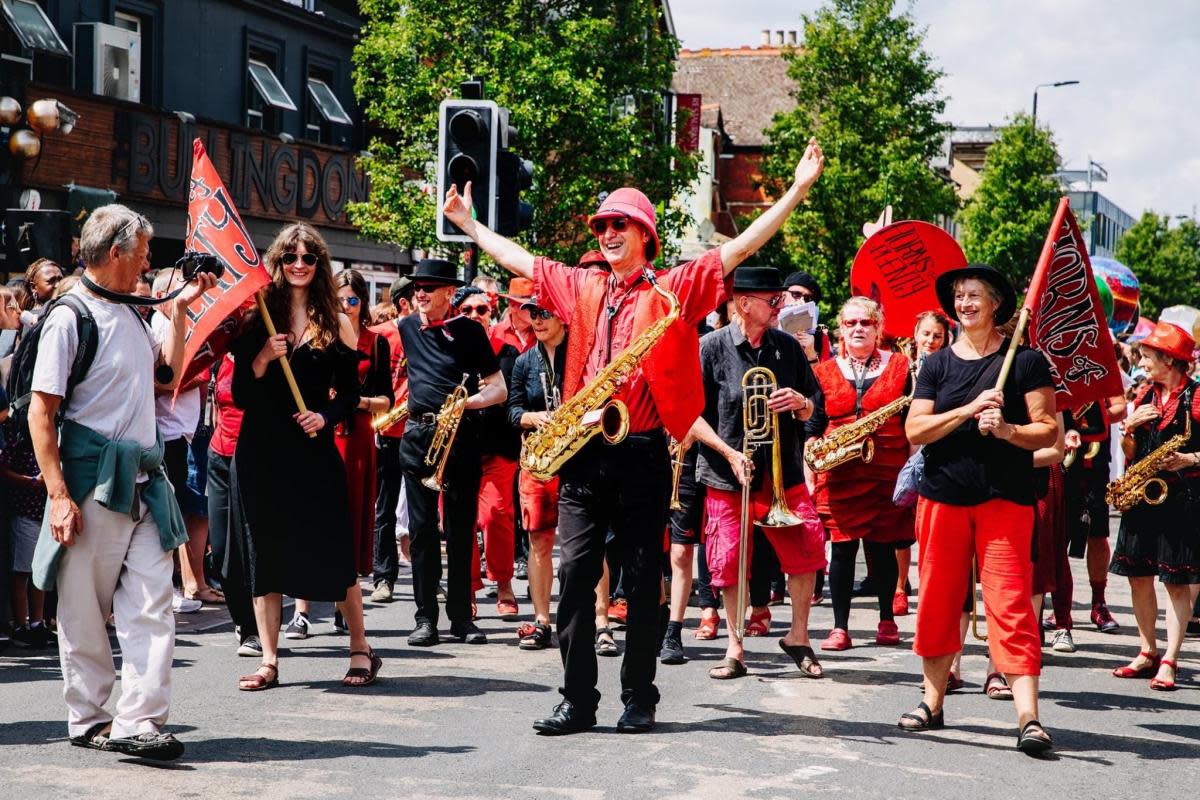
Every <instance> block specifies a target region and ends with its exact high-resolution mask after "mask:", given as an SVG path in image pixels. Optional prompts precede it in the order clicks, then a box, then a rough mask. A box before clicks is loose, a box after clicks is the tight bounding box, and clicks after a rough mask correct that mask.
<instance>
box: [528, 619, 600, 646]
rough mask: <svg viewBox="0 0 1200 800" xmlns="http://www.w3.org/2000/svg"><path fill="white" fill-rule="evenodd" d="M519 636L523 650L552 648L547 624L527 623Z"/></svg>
mask: <svg viewBox="0 0 1200 800" xmlns="http://www.w3.org/2000/svg"><path fill="white" fill-rule="evenodd" d="M517 636H518V637H519V639H520V641H519V642H518V643H517V646H518V647H520V648H521V649H522V650H545V649H546V648H547V647H549V646H550V626H549V625H548V624H547V623H545V622H526V623H524V624H522V625H521V626H520V627H519V628H517ZM614 644H616V643H615V642H614Z"/></svg>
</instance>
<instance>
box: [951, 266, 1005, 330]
mask: <svg viewBox="0 0 1200 800" xmlns="http://www.w3.org/2000/svg"><path fill="white" fill-rule="evenodd" d="M968 278H974V279H975V280H979V281H983V282H984V283H986V284H988V285H990V286H994V287H995V288H996V290H997V291H999V292H1000V297H1001V299H1000V305H999V307H998V308H997V309H996V316H995V318H994V319H993V320H992V321H993V322H994V323H995V324H996V325H1003V324H1004V323H1006V322H1008V321H1009V320H1010V319H1012V315H1013V314H1014V313H1015V312H1016V310H1017V292H1016V290H1015V289H1013V286H1012V283H1010V282H1009V280H1008V278H1006V277H1005V276H1004V273H1002V272H1000V270H998V269H996V268H995V267H989V266H988V265H987V264H968V265H967V266H965V267H962V268H961V269H952V270H950V271H949V272H943V273H942V274H941V275H939V276H938V278H937V284H936V285H937V296H938V302H939V303H941V304H942V310H943V311H945V312H946V314H947V316H949V317H950V319H952V320H954V321H955V322H957V321H958V314H957V313H955V311H954V284H955V283H957V282H958V281H961V280H966V279H968Z"/></svg>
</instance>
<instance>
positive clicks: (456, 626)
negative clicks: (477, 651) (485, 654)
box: [450, 622, 487, 644]
mask: <svg viewBox="0 0 1200 800" xmlns="http://www.w3.org/2000/svg"><path fill="white" fill-rule="evenodd" d="M450 635H451V636H453V637H454V638H455V639H458V640H459V641H460V642H466V643H467V644H487V637H486V636H484V635H483V631H481V630H479V628H478V627H477V626H476V625H475V623H474V622H454V623H451V624H450Z"/></svg>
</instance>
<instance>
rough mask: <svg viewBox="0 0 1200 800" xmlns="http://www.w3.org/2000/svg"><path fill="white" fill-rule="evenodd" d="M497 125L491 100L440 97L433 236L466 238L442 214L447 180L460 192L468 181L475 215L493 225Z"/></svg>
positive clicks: (445, 240)
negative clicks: (434, 231)
mask: <svg viewBox="0 0 1200 800" xmlns="http://www.w3.org/2000/svg"><path fill="white" fill-rule="evenodd" d="M499 127H500V125H499V111H498V109H497V107H496V104H495V103H494V102H492V101H491V100H443V101H442V104H441V106H440V107H439V110H438V170H437V192H438V201H437V209H438V211H437V237H438V239H440V240H441V241H443V242H466V241H470V239H469V237H467V236H466V235H464V234H463V232H462V231H461V230H459V228H458V226H457V225H455V224H454V223H452V222H450V221H449V220H448V219H446V218H445V217H444V216H443V214H442V204H443V203H444V201H445V199H446V191H447V190H448V189H449V188H450V184H451V183H453V184H454V185H455V186H456V187H458V191H459V192H460V193H461V192H462V191H463V187H464V186H465V185H466V183H467V181H470V182H471V197H472V204H473V205H474V213H475V218H476V219H477V220H478V221H479V222H482V223H483V224H484V225H487V226H488V227H489V228H494V227H495V226H496V162H497V159H496V152H497V146H498V143H499Z"/></svg>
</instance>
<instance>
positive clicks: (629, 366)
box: [521, 268, 680, 481]
mask: <svg viewBox="0 0 1200 800" xmlns="http://www.w3.org/2000/svg"><path fill="white" fill-rule="evenodd" d="M643 270H644V271H643V275H645V277H646V280H647V281H648V282H649V283H650V287H651V288H652V289H653V290H654V291H656V292H658V294H659V295H660V296H662V297H663V298H665V299H666V300H667V302H668V303H670V309H669V310H668V311H667V315H666V316H665V317H663V318H662V319H659V320H657V321H656V322H655V323H654V324H653V325H651V326H650V327H649V328H647V329H646V330H645V331H643V332H642V334H641V335H640V336H638V337H637V338H636V339H634V340H633V342H632V343H630V345H629V347H627V348H626V349H625V350H624V351H623V352H622V353H621V354H620V355H618V356H617V357H616V358H615V359H613V361H612V363H610V364H609V365H608V366H606V367H605V368H604V369H602V370H600V372H599V373H598V374H597V375H596V376H595V377H594V378H592V380H591V381H589V382H588V384H587V385H586V386H584V387H583V388H582V389H580V390H579V391H578V392H577V393H576V394H575V396H574V397H572V398H571V399H569V400H567V401H565V402H564V403H563V404H562V405H561V406H559V407H558V409H556V410H555V411H554V412H552V413H551V414H550V418H549V419H548V420H547V421H546V424H545V425H543V426H542V427H540V428H538V429H537V430H536V431H534V432H533V433H531V434H529V435H528V436H526V437H525V442H524V443H523V444H522V445H521V469H523V470H525V471H526V472H528V473H529V474H530V475H532V476H533V477H535V478H537V479H538V480H543V481H545V480H549V479H550V478H552V477H554V474H555V473H556V472H558V471H559V469H561V468H562V465H563V464H565V463H567V461H568V460H570V458H571V456H573V455H575V454H576V453H578V452H579V451H580V450H581V449H582V448H583V446H584V445H585V444H587V443H588V442H589V441H591V439H592V438H593V437H595V436H596V434H603V435H604V439H605V441H607V442H608V443H609V444H617V443H618V442H620V441H622V440H623V439H624V438H625V436H626V435H627V434H628V433H629V410H628V409H627V408H626V407H625V404H624V403H622V402H621V401H620V400H614V399H613V395H615V394H616V393H617V391H618V390H620V388H621V387H622V386H624V385H625V382H626V381H628V380H629V376H631V375H632V374H633V373H634V371H635V370H637V368H638V367H639V366H640V365H641V363H642V359H643V358H644V357H645V356H646V353H648V352H650V348H652V347H654V345H655V344H657V343H658V341H659V340H660V339H661V338H662V336H663V334H664V333H665V332H666V330H667V328H669V327H670V326H671V324H672V323H673V322H675V320H677V319H679V314H680V305H679V299H678V298H677V297H675V295H674V294H672V293H671V292H669V291H667V290H666V289H664V288H662V287H661V286H659V285H658V280H657V279H656V278H655V277H654V273H653V272H652V271H651V270H650V269H649V268H643Z"/></svg>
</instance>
